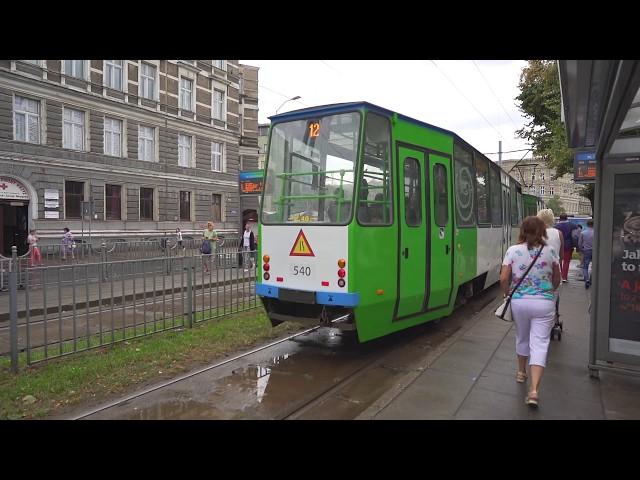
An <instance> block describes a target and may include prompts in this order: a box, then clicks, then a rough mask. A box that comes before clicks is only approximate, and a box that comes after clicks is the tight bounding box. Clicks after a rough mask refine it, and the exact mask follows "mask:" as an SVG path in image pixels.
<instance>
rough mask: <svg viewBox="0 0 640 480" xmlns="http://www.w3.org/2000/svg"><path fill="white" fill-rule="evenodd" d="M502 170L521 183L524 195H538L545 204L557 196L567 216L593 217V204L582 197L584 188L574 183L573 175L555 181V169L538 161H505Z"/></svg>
mask: <svg viewBox="0 0 640 480" xmlns="http://www.w3.org/2000/svg"><path fill="white" fill-rule="evenodd" d="M516 164H517V165H516ZM502 168H503V169H504V170H505V171H506V172H509V174H510V175H511V176H513V177H514V178H515V179H516V180H518V181H519V182H520V184H521V185H522V192H523V193H528V194H531V195H536V196H538V197H540V198H542V199H543V200H544V201H545V202H548V201H549V200H551V199H552V198H553V197H554V196H556V195H557V196H558V197H560V201H561V202H562V207H564V209H565V211H566V212H567V215H591V203H590V202H589V199H587V198H585V197H583V196H581V195H580V193H579V192H580V190H581V188H582V186H581V185H578V184H577V183H575V182H574V181H573V176H572V175H571V174H566V175H563V176H562V177H560V178H558V179H555V180H554V179H553V177H554V175H555V173H556V172H555V169H553V168H548V167H547V166H546V164H545V163H544V161H543V160H536V159H533V160H532V159H525V160H503V161H502Z"/></svg>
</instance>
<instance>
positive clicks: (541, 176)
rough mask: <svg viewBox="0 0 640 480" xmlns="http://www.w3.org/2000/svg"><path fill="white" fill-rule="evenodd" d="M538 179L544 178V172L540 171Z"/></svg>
mask: <svg viewBox="0 0 640 480" xmlns="http://www.w3.org/2000/svg"><path fill="white" fill-rule="evenodd" d="M540 180H544V172H540Z"/></svg>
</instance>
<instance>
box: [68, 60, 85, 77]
mask: <svg viewBox="0 0 640 480" xmlns="http://www.w3.org/2000/svg"><path fill="white" fill-rule="evenodd" d="M64 74H65V75H67V76H69V77H75V78H81V79H83V80H84V79H85V78H86V76H85V71H84V60H65V61H64Z"/></svg>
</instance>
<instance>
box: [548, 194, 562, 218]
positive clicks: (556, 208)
mask: <svg viewBox="0 0 640 480" xmlns="http://www.w3.org/2000/svg"><path fill="white" fill-rule="evenodd" d="M547 207H548V208H550V209H551V210H553V214H554V215H555V216H556V217H558V216H560V214H561V213H567V211H566V210H565V209H564V207H563V206H562V200H560V197H559V196H558V195H554V196H553V198H550V199H549V200H547Z"/></svg>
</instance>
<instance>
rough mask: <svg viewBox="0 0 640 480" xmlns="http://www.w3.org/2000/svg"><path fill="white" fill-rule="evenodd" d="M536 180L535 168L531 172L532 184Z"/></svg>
mask: <svg viewBox="0 0 640 480" xmlns="http://www.w3.org/2000/svg"><path fill="white" fill-rule="evenodd" d="M535 179H536V169H535V167H534V168H533V170H531V181H532V182H533V181H534V180H535Z"/></svg>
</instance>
